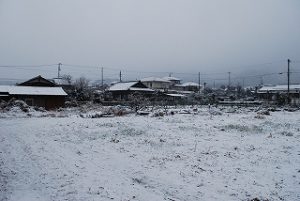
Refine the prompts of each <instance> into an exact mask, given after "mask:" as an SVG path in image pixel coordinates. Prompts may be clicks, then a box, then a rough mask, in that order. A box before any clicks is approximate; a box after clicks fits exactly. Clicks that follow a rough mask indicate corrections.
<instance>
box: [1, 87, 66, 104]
mask: <svg viewBox="0 0 300 201" xmlns="http://www.w3.org/2000/svg"><path fill="white" fill-rule="evenodd" d="M66 96H67V94H66V92H65V91H64V90H63V89H62V88H61V87H45V86H6V85H0V100H5V101H8V100H10V99H12V98H15V99H18V100H23V101H24V102H26V103H27V104H28V105H30V106H38V107H44V108H45V109H47V110H49V109H54V108H59V107H63V106H64V105H65V97H66Z"/></svg>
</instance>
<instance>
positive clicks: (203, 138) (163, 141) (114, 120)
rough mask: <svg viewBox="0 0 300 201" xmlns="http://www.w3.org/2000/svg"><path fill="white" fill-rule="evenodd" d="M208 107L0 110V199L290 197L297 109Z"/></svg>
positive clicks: (299, 172) (299, 155) (294, 190)
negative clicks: (30, 113) (114, 111)
mask: <svg viewBox="0 0 300 201" xmlns="http://www.w3.org/2000/svg"><path fill="white" fill-rule="evenodd" d="M192 111H193V110H192ZM194 111H195V110H194ZM191 113H192V112H191ZM211 114H214V115H210V114H209V113H208V109H207V108H202V109H201V108H200V109H199V110H197V112H196V113H195V114H179V113H176V112H175V115H168V116H162V117H161V116H158V117H151V116H136V115H134V114H128V115H126V116H121V117H107V118H82V117H80V116H79V115H75V114H74V115H68V116H67V117H61V118H59V117H47V115H43V116H44V117H31V118H12V117H9V118H0V143H1V144H0V185H1V186H0V200H9V201H15V200H18V201H19V200H26V201H27V200H28V201H34V200H39V201H43V200H45V201H50V200H85V201H86V200H171V201H172V200H175V201H177V200H191V201H194V200H251V199H254V198H257V199H259V200H266V199H268V200H300V194H299V192H300V191H299V187H300V183H299V181H300V166H299V164H300V146H299V142H300V131H299V129H300V112H299V111H296V112H286V111H279V112H271V114H270V115H263V114H262V115H260V116H257V113H256V112H251V111H241V112H235V113H226V112H225V110H224V111H217V109H215V110H214V112H212V113H211ZM53 116H55V115H53ZM60 116H64V115H60Z"/></svg>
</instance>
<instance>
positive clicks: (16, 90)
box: [0, 85, 67, 96]
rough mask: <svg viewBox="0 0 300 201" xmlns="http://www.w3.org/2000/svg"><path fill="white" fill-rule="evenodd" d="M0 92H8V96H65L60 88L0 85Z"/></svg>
mask: <svg viewBox="0 0 300 201" xmlns="http://www.w3.org/2000/svg"><path fill="white" fill-rule="evenodd" d="M0 92H8V93H9V94H10V95H37V96H39V95H46V96H66V95H67V94H66V92H65V91H64V90H63V89H62V88H61V87H34V86H7V85H0Z"/></svg>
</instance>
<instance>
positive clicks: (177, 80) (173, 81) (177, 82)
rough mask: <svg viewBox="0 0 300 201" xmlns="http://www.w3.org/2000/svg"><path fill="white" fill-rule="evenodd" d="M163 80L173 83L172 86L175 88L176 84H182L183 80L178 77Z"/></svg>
mask: <svg viewBox="0 0 300 201" xmlns="http://www.w3.org/2000/svg"><path fill="white" fill-rule="evenodd" d="M162 79H164V80H166V81H169V82H171V85H172V86H174V85H175V84H180V82H181V79H179V78H176V77H163V78H162Z"/></svg>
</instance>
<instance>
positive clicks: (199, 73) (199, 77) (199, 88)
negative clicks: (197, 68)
mask: <svg viewBox="0 0 300 201" xmlns="http://www.w3.org/2000/svg"><path fill="white" fill-rule="evenodd" d="M200 81H201V80H200V72H199V73H198V87H199V92H200V90H201V86H200V83H201V82H200Z"/></svg>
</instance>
